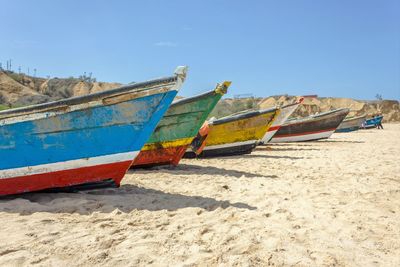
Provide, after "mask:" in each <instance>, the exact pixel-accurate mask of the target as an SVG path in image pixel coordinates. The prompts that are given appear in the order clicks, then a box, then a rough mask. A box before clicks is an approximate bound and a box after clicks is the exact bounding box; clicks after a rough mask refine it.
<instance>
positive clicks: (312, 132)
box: [273, 128, 336, 138]
mask: <svg viewBox="0 0 400 267" xmlns="http://www.w3.org/2000/svg"><path fill="white" fill-rule="evenodd" d="M334 130H336V128H331V129H324V130H320V131H311V132H301V133H293V134H279V135H278V134H275V135H274V137H273V138H279V137H290V136H301V135H308V134H317V133H323V132H330V131H334Z"/></svg>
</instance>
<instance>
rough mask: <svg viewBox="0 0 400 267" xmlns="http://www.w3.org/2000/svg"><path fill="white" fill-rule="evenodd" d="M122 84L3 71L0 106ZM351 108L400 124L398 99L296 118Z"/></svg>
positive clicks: (249, 102)
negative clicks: (382, 115)
mask: <svg viewBox="0 0 400 267" xmlns="http://www.w3.org/2000/svg"><path fill="white" fill-rule="evenodd" d="M120 85H121V84H119V83H107V82H88V81H87V80H85V79H78V78H52V79H44V78H37V77H31V76H27V75H24V74H17V73H13V72H4V71H0V105H2V107H7V106H8V107H10V106H11V107H18V106H26V105H31V104H37V103H44V102H48V101H53V100H58V99H63V98H68V97H72V96H81V95H86V94H90V93H95V92H99V91H102V90H108V89H112V88H116V87H118V86H120ZM295 99H296V97H295V96H287V95H280V96H271V97H267V98H241V99H230V98H226V99H224V100H222V101H220V102H219V103H218V105H217V107H216V109H215V110H214V112H213V113H212V114H211V115H212V116H216V117H222V116H225V115H229V114H232V113H235V112H238V111H242V110H245V109H251V108H269V107H273V106H275V105H279V104H287V103H291V102H293V101H294V100H295ZM342 107H346V108H350V110H351V113H350V114H351V115H361V114H367V115H373V114H376V113H382V114H384V117H385V121H400V105H399V102H398V101H395V100H382V101H365V100H354V99H350V98H333V97H326V98H306V99H305V100H304V102H303V105H302V106H301V107H300V108H299V109H298V110H297V111H296V113H295V114H294V115H295V116H300V117H303V116H308V115H310V114H314V113H316V112H323V111H327V110H330V109H335V108H342Z"/></svg>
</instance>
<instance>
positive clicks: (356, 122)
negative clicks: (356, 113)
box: [335, 116, 365, 133]
mask: <svg viewBox="0 0 400 267" xmlns="http://www.w3.org/2000/svg"><path fill="white" fill-rule="evenodd" d="M364 121H365V116H361V117H356V118H350V119H345V120H344V121H343V122H342V123H341V124H340V125H339V126H338V127H337V129H336V131H335V133H347V132H353V131H357V130H359V129H360V127H361V125H362V124H363V122H364Z"/></svg>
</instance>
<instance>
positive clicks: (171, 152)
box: [132, 82, 230, 168]
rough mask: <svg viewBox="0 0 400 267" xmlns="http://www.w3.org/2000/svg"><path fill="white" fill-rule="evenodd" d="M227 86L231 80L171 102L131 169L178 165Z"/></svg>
mask: <svg viewBox="0 0 400 267" xmlns="http://www.w3.org/2000/svg"><path fill="white" fill-rule="evenodd" d="M229 85H230V82H224V83H221V84H218V85H217V87H216V88H215V90H213V91H210V92H207V93H205V94H202V95H199V96H195V97H192V98H186V99H183V100H179V101H177V102H176V103H173V104H172V105H171V106H170V108H169V109H168V111H167V112H166V113H165V115H164V117H163V118H162V119H161V121H160V123H159V124H158V126H157V128H156V129H155V131H154V133H153V134H152V135H151V137H150V139H149V141H148V142H147V143H146V144H145V145H144V147H143V148H142V150H141V152H140V153H139V155H138V156H137V157H136V159H135V160H134V161H133V164H132V168H143V167H151V166H157V165H167V164H171V165H177V164H178V163H179V161H180V160H181V158H182V157H183V155H184V153H185V151H186V149H187V147H188V146H189V145H190V144H191V142H192V141H193V138H194V137H195V136H196V134H197V133H198V131H199V129H200V127H201V125H202V124H203V123H204V121H205V120H206V119H207V116H208V115H209V114H210V112H211V111H212V110H213V109H214V107H215V105H216V104H217V102H218V101H219V100H220V99H221V97H222V95H223V94H225V93H226V91H227V88H228V87H229Z"/></svg>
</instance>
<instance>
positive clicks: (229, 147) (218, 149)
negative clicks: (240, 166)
mask: <svg viewBox="0 0 400 267" xmlns="http://www.w3.org/2000/svg"><path fill="white" fill-rule="evenodd" d="M279 112H280V110H279V109H277V108H273V109H270V110H265V111H252V112H247V113H243V114H240V115H235V116H229V117H226V118H222V119H219V120H215V121H212V122H210V124H209V133H208V135H207V137H206V138H205V139H204V142H205V147H204V149H203V150H202V151H198V152H197V156H198V157H200V158H201V157H215V156H231V155H240V154H247V153H250V152H251V151H252V149H254V147H255V146H256V143H257V142H258V141H259V140H260V139H261V138H262V137H263V136H264V135H265V133H266V132H267V130H268V129H269V127H270V126H271V124H272V123H273V121H274V119H275V118H276V116H277V115H278V114H279ZM190 152H191V151H188V153H187V154H186V155H185V157H193V153H190Z"/></svg>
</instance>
